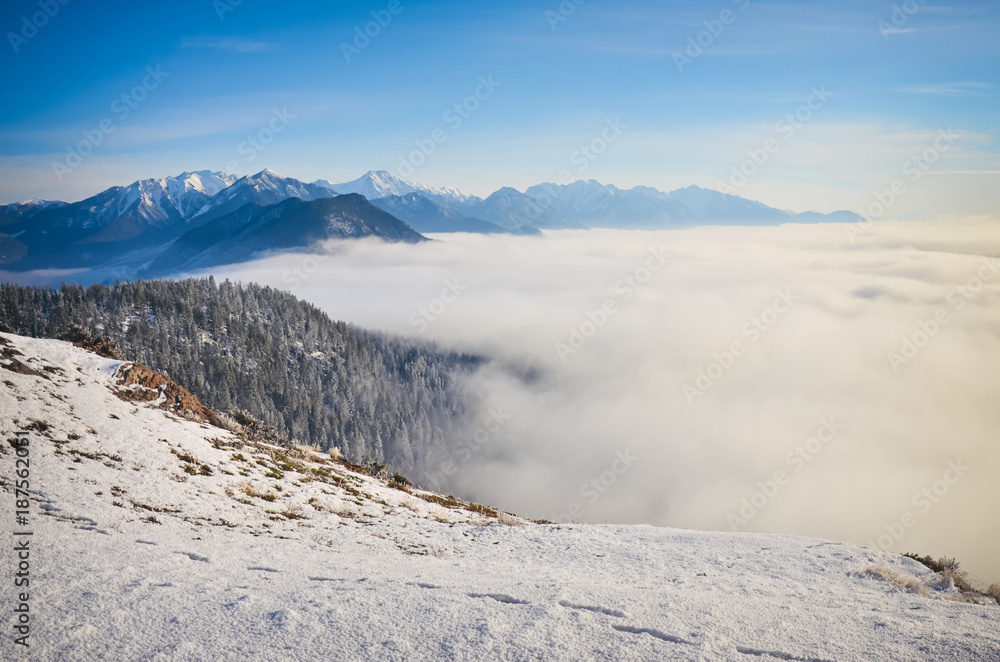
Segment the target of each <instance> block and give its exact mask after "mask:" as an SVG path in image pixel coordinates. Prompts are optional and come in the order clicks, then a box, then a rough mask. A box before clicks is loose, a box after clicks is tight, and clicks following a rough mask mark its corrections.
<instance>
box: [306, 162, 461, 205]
mask: <svg viewBox="0 0 1000 662" xmlns="http://www.w3.org/2000/svg"><path fill="white" fill-rule="evenodd" d="M316 184H318V185H325V186H328V187H329V188H331V189H332V190H335V191H336V192H338V193H360V194H361V195H363V196H365V197H366V198H368V199H369V200H377V199H379V198H387V197H389V196H393V195H398V196H404V195H406V194H408V193H419V194H421V195H422V196H424V197H425V198H427V199H428V200H431V201H432V202H434V203H435V204H437V205H439V206H441V207H444V208H446V209H452V210H455V211H464V210H467V209H469V208H470V207H471V206H472V205H475V204H476V203H478V202H480V201H481V198H478V197H476V196H474V195H468V194H465V193H462V192H461V191H459V190H458V189H455V188H449V187H445V188H434V187H433V186H426V185H424V184H418V183H417V182H411V181H408V180H405V179H400V178H399V177H396V176H395V175H393V174H392V173H390V172H389V171H387V170H369V171H368V172H366V173H365V174H364V175H362V176H361V177H359V178H358V179H355V180H354V181H352V182H344V183H343V184H330V183H329V182H326V181H324V180H319V181H317V182H316Z"/></svg>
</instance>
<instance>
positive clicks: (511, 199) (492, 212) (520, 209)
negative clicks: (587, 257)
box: [469, 186, 582, 230]
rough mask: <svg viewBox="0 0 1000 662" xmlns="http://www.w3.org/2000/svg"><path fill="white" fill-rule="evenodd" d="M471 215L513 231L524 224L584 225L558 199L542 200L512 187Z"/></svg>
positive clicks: (484, 203)
mask: <svg viewBox="0 0 1000 662" xmlns="http://www.w3.org/2000/svg"><path fill="white" fill-rule="evenodd" d="M469 214H470V215H472V216H475V217H476V218H482V219H485V220H487V221H489V222H490V223H496V224H497V225H499V226H501V227H504V228H508V229H511V230H514V229H517V228H521V227H525V226H528V227H536V228H555V229H559V228H568V227H582V226H579V225H577V224H575V223H573V222H572V221H570V220H568V219H567V213H566V209H565V207H564V205H563V204H562V203H561V202H560V201H559V200H555V201H548V200H539V199H537V198H534V197H532V196H530V195H527V194H525V193H521V192H520V191H518V190H517V189H514V188H511V187H509V186H505V187H504V188H501V189H500V190H498V191H496V192H494V193H493V194H491V195H490V196H489V197H487V198H486V199H485V200H483V201H482V202H480V203H478V204H476V205H473V206H472V208H471V209H470V210H469Z"/></svg>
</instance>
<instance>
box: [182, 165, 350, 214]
mask: <svg viewBox="0 0 1000 662" xmlns="http://www.w3.org/2000/svg"><path fill="white" fill-rule="evenodd" d="M333 195H334V194H333V193H332V192H331V191H330V190H329V188H327V187H325V186H322V185H319V184H306V183H305V182H301V181H299V180H297V179H294V178H292V177H282V176H281V175H279V174H278V173H276V172H274V171H273V170H267V169H265V170H261V171H260V172H258V173H257V174H255V175H246V176H245V177H241V178H240V179H238V180H236V181H235V182H233V183H232V184H231V185H230V186H228V187H226V188H224V189H220V190H219V191H218V192H217V193H216V194H215V195H213V196H212V198H211V199H210V200H207V201H205V203H204V204H202V206H201V207H199V208H198V209H197V210H195V211H194V212H193V213H192V214H191V215H190V216H189V217H187V222H188V224H192V225H198V224H201V223H205V222H207V221H209V220H211V219H213V218H219V217H220V216H223V215H225V214H228V213H230V212H233V211H236V210H237V209H239V208H240V207H242V206H243V205H247V204H251V203H253V204H257V205H273V204H277V203H279V202H282V201H284V200H288V199H289V198H299V199H301V200H318V199H320V198H329V197H332V196H333Z"/></svg>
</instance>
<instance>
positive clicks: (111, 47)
mask: <svg viewBox="0 0 1000 662" xmlns="http://www.w3.org/2000/svg"><path fill="white" fill-rule="evenodd" d="M46 1H47V0H42V4H45V2H46ZM234 1H236V0H218V1H217V2H212V0H198V1H196V2H185V1H182V2H174V3H170V4H169V5H163V4H155V5H149V4H146V3H135V2H127V3H126V2H102V3H100V4H99V5H98V6H96V7H95V6H94V5H93V4H91V3H85V2H82V0H69V1H68V3H67V4H65V5H58V0H51V2H52V3H53V4H52V6H53V7H55V6H58V11H57V12H54V13H55V15H54V16H52V17H51V18H48V20H47V21H46V22H45V24H44V25H43V26H42V27H40V28H38V29H37V34H33V33H32V31H31V30H30V28H29V29H28V30H27V31H24V27H25V23H24V20H25V17H28V20H29V22H30V21H31V17H32V16H33V15H35V14H37V13H38V12H40V11H42V10H41V9H40V8H39V2H38V0H35V1H34V2H29V1H25V0H17V1H15V2H8V3H6V5H5V9H4V13H3V16H2V27H3V31H4V34H5V37H6V38H5V39H4V41H5V43H4V44H3V45H2V46H0V67H2V69H0V84H2V89H4V90H5V96H6V100H7V102H6V103H4V104H3V105H2V106H0V118H2V119H0V136H2V140H0V202H11V201H14V200H20V199H25V198H29V197H35V196H37V197H44V198H57V199H65V200H75V199H80V198H82V197H85V196H87V195H89V194H92V193H94V192H97V191H99V190H101V189H103V188H106V187H107V186H111V185H114V184H125V183H128V182H131V181H134V180H136V179H139V178H144V177H161V176H166V175H170V174H177V173H179V172H181V171H183V170H199V169H212V170H224V169H227V167H228V168H230V169H232V166H233V165H234V164H236V165H237V166H238V168H237V170H238V174H248V173H252V172H257V171H258V170H261V169H263V168H265V167H269V168H271V169H273V170H276V171H277V172H280V173H282V174H285V175H289V176H294V177H297V178H299V179H304V180H308V181H311V180H313V179H317V178H323V179H328V180H330V181H333V182H337V181H343V180H347V179H354V178H356V177H357V176H359V175H360V174H362V173H363V172H364V171H366V170H369V169H387V170H390V171H392V172H396V173H397V174H402V173H401V170H403V168H402V166H401V163H402V160H404V159H406V158H407V156H408V155H409V154H411V153H412V152H413V151H414V150H415V149H417V145H416V141H424V144H425V145H427V144H428V143H427V141H428V140H429V139H431V136H432V132H433V131H435V129H440V130H441V133H439V134H438V136H439V138H440V137H441V136H443V137H444V138H445V140H444V141H443V142H441V143H440V144H437V145H436V146H435V148H434V150H433V153H431V154H429V155H428V156H427V157H426V158H425V159H423V160H422V162H421V163H420V164H419V167H414V168H413V172H412V174H411V175H410V178H412V179H414V180H417V181H422V182H425V183H428V184H433V185H439V186H443V185H451V186H457V187H459V188H461V189H463V190H466V191H468V192H471V193H476V194H479V195H486V194H488V193H490V192H491V191H493V190H495V189H496V188H499V187H500V186H504V185H510V186H515V187H517V188H520V189H522V190H523V189H524V188H525V187H527V186H529V185H531V184H535V183H538V182H540V181H552V180H555V179H556V177H557V176H558V174H559V173H560V172H562V171H564V170H566V171H569V172H570V173H571V174H572V178H574V179H576V178H583V179H589V178H594V179H597V180H599V181H602V182H605V183H614V184H616V185H618V186H622V187H630V186H633V185H640V184H641V185H649V186H656V187H657V188H660V189H663V190H670V189H673V188H677V187H680V186H686V185H688V184H697V185H701V186H705V187H710V188H717V187H718V185H719V184H720V183H726V182H727V181H729V180H730V176H731V173H732V168H733V167H738V166H740V165H741V164H743V163H744V162H745V161H746V159H747V158H749V156H748V150H750V152H752V151H753V150H758V152H757V153H758V154H759V153H760V152H759V149H760V148H761V147H762V146H763V145H764V143H765V141H766V140H768V139H769V138H773V139H775V140H776V141H777V151H775V152H774V153H773V154H769V155H768V159H767V161H766V162H765V163H764V164H762V165H761V166H760V167H759V168H758V169H757V172H755V173H754V174H753V176H752V177H750V178H748V181H747V182H746V184H745V185H743V186H742V187H741V188H740V189H739V190H738V193H739V194H740V195H744V196H746V197H750V198H754V199H759V200H762V201H764V202H766V203H768V204H771V205H774V206H778V207H782V208H790V209H796V210H804V209H819V210H823V211H829V210H833V209H839V208H852V209H853V208H858V207H861V206H863V205H865V204H866V202H867V201H868V200H869V199H870V198H871V197H872V195H873V194H874V193H875V192H877V191H878V190H880V189H881V188H884V187H888V185H889V184H890V183H891V182H892V181H893V179H894V178H897V177H899V176H901V175H900V172H901V169H902V165H903V164H904V163H905V162H906V161H908V160H909V159H910V158H911V157H912V156H914V155H919V154H921V153H923V152H924V150H926V149H929V148H930V147H931V146H932V145H933V144H934V141H935V136H936V132H937V131H938V130H939V129H946V128H950V129H951V130H952V131H953V132H955V133H957V134H958V135H960V138H959V139H958V140H957V141H955V142H954V143H951V144H949V145H948V150H947V151H946V152H940V153H938V154H937V157H939V158H935V163H934V164H933V168H931V170H930V171H928V173H927V175H928V176H926V177H924V178H922V180H921V181H920V185H919V186H911V187H910V188H911V194H910V195H908V196H907V197H906V199H905V200H901V201H900V203H899V204H898V205H896V206H895V208H894V209H893V210H892V212H893V215H896V216H903V217H906V216H926V215H933V216H977V215H989V214H993V213H995V211H994V210H996V209H997V202H1000V198H998V197H997V193H995V192H994V191H995V190H996V189H998V188H1000V187H997V186H996V184H997V177H998V176H1000V175H998V174H997V173H998V172H1000V155H998V151H1000V150H998V147H997V144H996V136H997V132H998V120H1000V113H998V110H1000V108H998V100H1000V96H998V94H1000V57H998V55H1000V6H998V5H997V4H996V3H994V2H953V3H950V4H933V3H931V2H926V3H923V4H921V3H920V2H918V1H917V0H912V2H911V3H910V4H909V5H908V8H909V9H910V10H911V11H910V13H906V12H903V11H902V10H899V11H897V12H896V16H895V19H896V20H895V21H893V13H894V9H893V3H892V2H883V1H878V0H844V1H840V2H829V1H826V2H824V1H819V2H757V1H754V0H736V1H735V2H734V1H732V0H718V1H714V2H699V3H690V2H689V3H683V2H670V1H666V2H638V1H631V0H629V1H625V2H610V1H602V0H586V1H585V2H582V3H581V4H579V5H575V4H574V3H573V2H572V1H571V0H567V1H566V2H564V3H562V7H563V10H562V12H560V3H559V2H558V1H557V0H550V1H548V2H526V1H521V0H514V1H509V2H503V3H470V2H445V1H439V2H423V1H413V2H406V1H405V0H404V1H401V2H399V4H398V6H397V5H391V4H390V3H389V2H387V1H385V2H384V1H375V2H370V3H367V2H366V3H355V2H338V3H319V2H316V3H312V2H301V3H293V2H288V3H274V2H263V1H262V0H242V2H239V4H236V5H232V4H231V3H232V2H234ZM390 6H392V7H395V8H396V9H397V12H396V13H395V14H393V13H392V12H391V11H389V8H390ZM897 6H900V4H899V3H897ZM223 7H224V8H226V10H224V11H223V10H220V8H223ZM569 8H572V11H569ZM372 12H376V13H381V15H382V18H383V22H385V17H386V16H391V20H390V21H389V22H388V24H387V25H385V26H384V27H381V26H380V27H379V30H378V34H377V36H375V37H373V38H371V40H370V43H369V44H367V45H366V46H364V47H363V48H360V49H358V51H359V52H354V53H352V54H351V57H350V61H348V58H347V57H345V55H344V53H343V46H342V44H344V43H348V44H351V43H352V42H353V41H354V39H355V36H356V32H355V30H356V28H360V29H362V30H363V29H364V28H365V26H366V24H368V23H369V22H371V21H373V20H374V18H373V16H372ZM724 12H731V13H724ZM50 13H52V10H51V8H50ZM220 16H221V18H220ZM555 16H557V17H558V18H560V19H565V20H560V21H559V22H555V19H554V18H553V17H555ZM706 21H707V22H708V26H707V27H706V25H705V22H706ZM716 21H718V22H716ZM880 21H882V23H881V24H880ZM36 22H41V21H36ZM720 26H721V30H720V29H719V27H720ZM369 27H370V28H372V32H374V31H375V30H374V26H369ZM887 27H888V28H891V29H889V30H886V28H887ZM709 28H714V30H715V32H717V33H718V34H710V31H709ZM11 33H13V34H14V35H19V36H20V38H18V37H14V38H13V41H14V42H15V43H14V44H12V43H11V40H12V37H11ZM699 33H701V34H700V37H701V39H702V43H703V44H704V48H703V52H702V53H701V54H697V51H691V53H694V54H696V55H697V57H692V58H690V60H689V61H687V62H686V63H684V65H683V70H682V71H680V70H679V68H678V66H677V64H676V62H675V60H676V55H675V54H677V53H682V54H683V53H684V51H685V48H687V46H688V44H689V39H692V40H697V39H698V38H699ZM25 35H27V38H25ZM359 43H360V44H363V43H364V42H359ZM15 47H16V50H17V52H15ZM147 68H150V69H151V70H153V71H160V72H162V73H163V74H165V75H162V76H161V79H160V80H157V79H155V78H149V74H148V73H147V72H148V71H149V70H150V69H147ZM480 77H483V78H485V79H487V80H492V81H494V82H495V83H496V84H498V86H496V88H495V89H494V90H492V91H490V92H487V93H484V89H485V88H482V87H479V86H480V83H479V80H480ZM144 79H145V81H146V82H147V84H148V85H147V86H148V87H150V88H151V89H147V90H142V91H140V94H139V96H144V97H145V98H143V99H141V100H139V101H136V100H135V99H132V100H131V101H132V103H131V105H134V108H128V115H127V116H124V117H123V112H124V111H123V108H124V106H123V105H122V104H123V102H122V101H121V95H122V94H126V95H129V94H130V93H131V91H132V90H133V89H134V88H135V87H136V86H137V85H138V86H141V85H142V84H143V81H144ZM477 87H479V90H480V95H481V96H482V97H483V98H482V99H481V100H477V101H476V102H471V103H470V105H471V106H475V105H478V108H476V109H475V110H474V111H473V112H468V113H467V115H468V116H467V117H465V118H462V122H461V125H460V126H455V117H456V115H451V116H450V121H449V120H448V119H446V118H448V117H449V116H448V115H446V113H447V112H448V110H449V109H450V108H452V107H453V106H454V105H455V104H456V103H462V102H463V101H464V100H466V98H467V97H469V95H472V94H474V93H475V92H476V90H477ZM813 89H821V90H826V91H828V92H829V93H830V94H829V97H828V98H827V99H826V100H825V101H823V102H821V103H818V104H817V103H816V100H815V98H814V99H813V102H814V106H817V107H815V108H814V109H812V110H810V111H809V117H808V120H807V121H805V122H802V123H801V126H798V127H797V128H796V129H795V131H794V135H787V134H781V133H779V132H777V131H776V129H775V124H776V123H777V122H778V121H779V120H780V119H781V118H782V117H784V116H785V115H786V114H788V113H794V112H796V110H797V109H800V107H801V106H802V104H804V103H806V102H807V100H808V99H809V97H810V95H811V94H812V92H811V90H813ZM116 100H119V101H118V103H117V105H116ZM275 111H278V112H279V113H281V114H284V113H287V114H288V115H289V116H290V117H289V119H288V120H286V122H285V124H282V123H280V122H279V123H277V124H275V123H274V121H273V119H272V118H274V114H275ZM609 119H617V120H618V121H619V122H620V123H621V124H622V125H624V126H625V127H626V128H625V129H624V130H623V132H622V133H621V135H620V136H618V137H617V138H616V140H615V141H614V142H613V143H610V144H607V145H606V150H604V151H603V153H601V154H600V155H594V158H592V159H591V158H590V157H587V158H584V159H583V160H581V159H580V152H579V151H578V150H579V148H580V147H581V146H586V145H588V144H590V143H591V142H592V141H594V140H599V139H600V137H601V132H602V129H603V127H604V126H606V123H607V122H608V120H609ZM102 120H104V121H105V127H107V126H111V127H112V130H111V131H110V132H107V133H105V132H103V131H100V127H101V122H102ZM108 122H110V124H108ZM269 124H270V125H271V126H272V128H274V127H275V126H278V127H280V129H281V130H280V131H279V132H277V133H276V134H274V135H273V139H270V141H269V142H267V144H260V143H258V144H259V145H260V147H259V148H257V147H254V148H249V147H248V144H249V143H248V142H247V141H248V139H249V138H250V137H253V136H257V137H258V138H264V139H267V138H270V136H269V135H268V132H267V128H268V126H269ZM95 131H98V132H99V133H94V132H95ZM261 131H264V133H263V135H262V134H261ZM85 132H89V133H85ZM87 136H89V138H88V137H87ZM96 136H100V142H99V144H94V145H92V146H90V147H91V148H90V149H88V145H86V144H84V145H83V146H82V148H80V141H84V142H85V143H86V142H87V141H88V140H90V141H91V142H95V143H96V142H97V141H96V139H95V137H96ZM67 146H69V147H70V148H72V149H73V150H74V151H77V152H78V153H80V154H81V158H80V163H79V165H76V164H75V163H74V164H73V167H71V168H68V170H63V171H62V172H61V174H60V173H56V172H55V171H54V168H53V166H52V164H53V162H63V163H65V162H67V159H68V158H70V157H68V156H67ZM241 146H242V147H241ZM772 146H773V144H772ZM84 151H89V152H90V153H88V154H85V155H83V154H82V152H84ZM574 157H576V158H575V159H574ZM418 160H419V159H418Z"/></svg>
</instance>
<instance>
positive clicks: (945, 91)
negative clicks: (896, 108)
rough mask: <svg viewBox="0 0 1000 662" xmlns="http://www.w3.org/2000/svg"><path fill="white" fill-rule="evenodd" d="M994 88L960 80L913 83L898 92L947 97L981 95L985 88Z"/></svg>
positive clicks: (984, 84)
mask: <svg viewBox="0 0 1000 662" xmlns="http://www.w3.org/2000/svg"><path fill="white" fill-rule="evenodd" d="M990 88H992V85H989V84H987V83H977V82H972V81H968V82H960V83H935V84H933V85H913V86H910V87H901V88H898V89H897V90H896V91H897V92H903V93H904V94H933V95H936V96H945V97H969V96H981V95H982V94H983V92H984V91H985V90H988V89H990Z"/></svg>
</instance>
